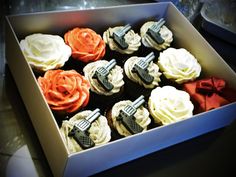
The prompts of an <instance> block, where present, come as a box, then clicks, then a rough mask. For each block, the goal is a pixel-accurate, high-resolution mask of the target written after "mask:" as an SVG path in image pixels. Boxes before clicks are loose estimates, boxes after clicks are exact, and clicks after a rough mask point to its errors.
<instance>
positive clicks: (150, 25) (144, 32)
mask: <svg viewBox="0 0 236 177" xmlns="http://www.w3.org/2000/svg"><path fill="white" fill-rule="evenodd" d="M164 24H165V21H164V19H163V18H161V19H160V20H159V21H158V22H156V21H148V22H146V23H144V24H143V25H142V27H141V28H140V35H141V38H142V44H143V45H144V46H145V47H148V48H152V49H155V50H157V51H162V50H164V49H166V48H168V47H169V46H170V45H171V43H172V41H173V33H172V32H171V30H169V29H168V28H167V27H166V26H165V25H164Z"/></svg>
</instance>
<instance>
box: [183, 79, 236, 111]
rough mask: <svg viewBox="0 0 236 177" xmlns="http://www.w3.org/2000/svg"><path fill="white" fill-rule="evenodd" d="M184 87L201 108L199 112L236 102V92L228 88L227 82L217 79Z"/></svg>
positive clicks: (201, 81) (191, 83) (199, 81)
mask: <svg viewBox="0 0 236 177" xmlns="http://www.w3.org/2000/svg"><path fill="white" fill-rule="evenodd" d="M183 87H184V90H185V91H187V92H188V93H189V94H190V96H191V99H192V100H193V102H194V103H195V104H196V103H197V105H198V106H199V108H198V110H197V112H203V111H208V110H211V109H215V108H218V107H220V106H223V105H225V104H228V103H230V102H233V101H235V100H236V96H235V95H236V94H235V93H236V92H235V91H234V90H232V89H228V88H226V82H225V81H224V80H223V79H220V78H216V77H210V78H206V79H202V80H198V81H195V82H190V83H186V84H184V86H183ZM230 97H231V98H230Z"/></svg>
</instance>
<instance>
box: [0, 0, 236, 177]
mask: <svg viewBox="0 0 236 177" xmlns="http://www.w3.org/2000/svg"><path fill="white" fill-rule="evenodd" d="M144 2H150V3H151V1H138V0H137V1H127V0H126V1H122V0H120V1H118V0H117V1H115V0H112V1H92V0H90V1H85V0H84V1H81V0H77V1H74V0H70V1H62V0H61V1H59V0H58V1H56V0H51V1H42V0H41V1H39V0H37V1H30V0H21V1H19V2H16V1H13V0H12V1H8V3H5V4H4V5H1V24H2V25H1V32H0V176H2V177H5V176H6V177H28V176H29V177H38V176H40V177H51V176H53V175H52V172H51V170H50V167H49V165H48V163H47V160H46V157H45V155H44V153H43V150H42V148H41V145H40V143H39V141H38V138H37V135H36V133H35V130H34V128H33V126H32V123H31V121H30V118H29V116H28V114H27V111H26V109H25V106H24V103H23V102H22V100H21V97H20V95H19V92H18V90H17V88H16V85H15V82H14V79H13V77H12V75H11V73H10V71H9V68H8V66H7V64H5V53H4V52H5V39H4V23H3V22H4V16H5V15H8V14H17V13H22V12H36V11H48V10H55V9H57V10H58V9H60V10H64V9H72V8H80V9H83V8H96V7H98V6H99V7H101V6H110V5H121V4H130V3H144ZM199 22H200V20H198V18H196V20H195V21H194V24H195V25H196V27H198V24H199ZM199 31H200V32H201V33H202V35H203V36H204V37H205V38H206V39H207V40H208V41H209V43H210V44H211V45H212V46H213V47H214V48H215V49H216V50H217V51H218V52H219V54H220V55H222V57H223V58H224V57H225V58H224V59H225V60H226V61H227V62H229V64H230V66H231V67H232V68H235V63H234V61H233V62H232V59H231V60H227V59H228V58H230V54H229V52H226V53H225V52H224V50H222V49H223V46H224V47H226V48H227V49H229V48H230V50H231V51H233V50H234V49H236V47H235V46H231V45H230V44H226V43H224V41H221V40H220V39H218V38H217V37H215V36H214V35H211V34H209V33H207V32H206V31H204V30H202V29H201V28H199ZM232 55H235V52H233V53H232ZM235 59H236V58H235ZM235 136H236V122H235V121H234V122H233V123H232V124H231V125H229V126H227V127H225V128H222V129H219V130H216V131H213V132H210V133H207V134H205V135H202V136H199V137H197V138H194V139H191V140H188V141H185V142H182V143H179V144H177V145H174V146H171V147H169V148H166V149H164V150H161V151H158V152H155V153H152V154H149V155H147V156H145V157H142V158H139V159H136V160H134V161H131V162H128V163H125V164H122V165H120V166H117V167H114V168H112V169H109V170H106V171H104V172H101V173H99V174H96V175H94V176H95V177H96V176H97V177H108V176H117V177H118V176H140V177H141V176H145V177H152V176H153V177H154V176H155V177H156V176H158V177H162V176H236V170H235V167H234V166H235V165H234V164H236V153H235V150H236V143H235ZM229 174H231V175H229Z"/></svg>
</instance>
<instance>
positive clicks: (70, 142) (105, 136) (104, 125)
mask: <svg viewBox="0 0 236 177" xmlns="http://www.w3.org/2000/svg"><path fill="white" fill-rule="evenodd" d="M91 113H92V111H90V110H86V111H82V112H79V113H77V114H76V115H74V116H73V117H72V118H70V119H69V120H64V121H63V122H62V126H61V128H60V132H61V135H62V138H63V140H64V142H65V144H66V146H67V148H68V150H69V152H70V153H73V152H78V151H81V150H82V148H81V146H80V145H79V144H78V143H77V142H76V140H75V139H74V138H73V136H68V134H69V132H70V131H71V130H72V129H73V127H74V125H75V124H77V123H79V122H80V121H81V120H82V119H85V118H86V117H87V116H89V114H91ZM86 131H87V132H88V135H89V137H90V138H91V140H92V141H93V142H94V143H95V146H99V145H103V144H106V143H108V142H109V141H110V140H111V129H110V127H109V126H108V122H107V118H106V117H104V116H102V115H100V116H99V117H98V118H97V119H96V120H94V121H93V122H92V123H91V126H90V127H89V129H88V130H86Z"/></svg>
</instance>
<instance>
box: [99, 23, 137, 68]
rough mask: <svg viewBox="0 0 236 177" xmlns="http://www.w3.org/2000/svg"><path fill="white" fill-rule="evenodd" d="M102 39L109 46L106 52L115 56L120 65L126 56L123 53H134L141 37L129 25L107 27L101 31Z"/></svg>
mask: <svg viewBox="0 0 236 177" xmlns="http://www.w3.org/2000/svg"><path fill="white" fill-rule="evenodd" d="M103 40H104V41H105V43H106V44H107V45H108V46H109V49H110V51H109V52H108V53H109V54H110V55H111V56H112V57H113V58H117V63H118V64H119V65H121V66H123V63H124V61H125V60H126V58H127V57H126V56H125V55H131V54H134V53H135V52H137V51H138V49H139V47H140V46H141V37H140V36H139V34H138V33H135V32H134V30H132V29H131V26H130V25H126V26H116V27H110V28H108V29H107V30H106V31H105V32H104V33H103ZM119 54H121V55H119Z"/></svg>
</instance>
